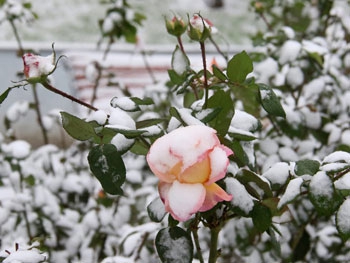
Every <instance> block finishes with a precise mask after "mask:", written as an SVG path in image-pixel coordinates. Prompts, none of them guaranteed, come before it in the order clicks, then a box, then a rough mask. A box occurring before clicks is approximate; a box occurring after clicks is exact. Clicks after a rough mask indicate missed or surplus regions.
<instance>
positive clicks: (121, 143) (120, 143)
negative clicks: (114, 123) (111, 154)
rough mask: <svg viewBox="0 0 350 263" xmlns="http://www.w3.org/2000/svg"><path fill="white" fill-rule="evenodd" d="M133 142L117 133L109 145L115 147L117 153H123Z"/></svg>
mask: <svg viewBox="0 0 350 263" xmlns="http://www.w3.org/2000/svg"><path fill="white" fill-rule="evenodd" d="M134 141H135V140H134V139H128V138H126V137H125V136H124V135H123V134H121V133H118V134H116V135H115V136H114V137H113V138H112V140H111V144H113V145H114V146H115V147H117V149H118V151H120V152H123V151H125V150H127V149H129V148H130V147H131V145H132V144H133V143H134Z"/></svg>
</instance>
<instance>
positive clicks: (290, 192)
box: [277, 177, 303, 209]
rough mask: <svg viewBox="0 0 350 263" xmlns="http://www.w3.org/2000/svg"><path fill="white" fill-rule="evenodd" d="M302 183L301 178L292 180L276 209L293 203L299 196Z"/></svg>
mask: <svg viewBox="0 0 350 263" xmlns="http://www.w3.org/2000/svg"><path fill="white" fill-rule="evenodd" d="M302 183H303V179H302V178H301V177H298V178H294V179H292V180H291V181H290V182H289V183H288V185H287V188H286V191H285V192H284V194H283V195H282V196H281V198H280V200H279V202H278V205H277V208H278V209H280V208H281V207H283V206H284V205H285V204H287V203H289V202H291V201H293V200H294V199H295V198H296V197H297V196H299V194H300V192H301V188H300V187H301V185H302Z"/></svg>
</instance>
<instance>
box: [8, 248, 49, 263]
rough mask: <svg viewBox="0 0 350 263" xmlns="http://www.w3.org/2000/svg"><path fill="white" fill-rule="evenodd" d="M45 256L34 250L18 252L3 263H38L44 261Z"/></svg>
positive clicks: (13, 253)
mask: <svg viewBox="0 0 350 263" xmlns="http://www.w3.org/2000/svg"><path fill="white" fill-rule="evenodd" d="M45 258H46V257H45V256H44V255H42V254H39V252H36V251H34V250H18V251H15V252H12V253H11V254H10V255H9V256H8V257H7V258H5V259H4V260H3V261H2V262H3V263H39V262H42V261H44V260H45Z"/></svg>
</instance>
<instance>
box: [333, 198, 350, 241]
mask: <svg viewBox="0 0 350 263" xmlns="http://www.w3.org/2000/svg"><path fill="white" fill-rule="evenodd" d="M336 225H337V229H338V231H339V234H340V236H341V237H342V238H343V239H344V240H347V239H349V238H350V199H349V198H348V199H346V200H345V201H344V202H343V203H342V204H341V206H340V207H339V210H338V212H337V214H336Z"/></svg>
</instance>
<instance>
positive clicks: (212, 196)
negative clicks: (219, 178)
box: [199, 183, 232, 212]
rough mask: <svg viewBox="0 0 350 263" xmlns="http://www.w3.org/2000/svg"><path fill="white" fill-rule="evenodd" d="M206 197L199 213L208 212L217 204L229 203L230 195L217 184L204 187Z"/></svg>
mask: <svg viewBox="0 0 350 263" xmlns="http://www.w3.org/2000/svg"><path fill="white" fill-rule="evenodd" d="M205 189H206V196H205V200H204V202H203V205H202V206H201V208H200V209H199V211H200V212H204V211H208V210H210V209H212V208H213V207H214V206H215V205H216V204H217V203H218V202H221V201H231V200H232V195H229V194H227V193H226V192H225V191H224V190H223V189H222V188H221V187H220V186H218V185H217V184H215V183H214V184H211V185H206V186H205Z"/></svg>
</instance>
